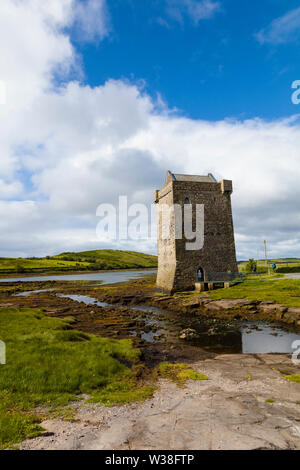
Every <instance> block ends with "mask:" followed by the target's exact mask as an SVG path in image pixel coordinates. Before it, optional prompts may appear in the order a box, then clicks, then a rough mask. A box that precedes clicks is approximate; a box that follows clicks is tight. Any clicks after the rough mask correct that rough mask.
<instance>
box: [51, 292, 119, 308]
mask: <svg viewBox="0 0 300 470" xmlns="http://www.w3.org/2000/svg"><path fill="white" fill-rule="evenodd" d="M56 296H57V297H61V298H63V299H71V300H75V302H79V303H82V304H85V305H96V306H97V307H113V305H110V304H107V303H106V302H99V300H97V299H94V298H93V297H89V296H88V295H77V294H76V295H75V294H56Z"/></svg>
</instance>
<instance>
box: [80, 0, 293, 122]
mask: <svg viewBox="0 0 300 470" xmlns="http://www.w3.org/2000/svg"><path fill="white" fill-rule="evenodd" d="M299 5H300V4H299V1H295V0H290V1H289V2H288V4H287V2H286V1H284V0H252V1H237V0H222V1H221V2H219V7H218V8H216V10H215V12H214V14H213V15H212V17H210V18H207V19H205V18H204V19H200V20H199V21H198V22H197V23H196V22H195V19H194V18H193V16H191V15H189V14H187V12H186V11H185V10H184V8H182V9H181V14H182V18H181V19H180V20H176V19H175V18H173V17H172V16H171V15H170V14H168V10H167V6H168V3H167V2H166V1H164V0H157V1H156V0H138V1H137V0H112V1H110V2H108V6H109V14H110V18H111V20H110V28H111V34H110V35H109V36H108V37H107V38H106V39H105V40H104V41H102V42H101V43H99V44H98V45H95V44H89V45H87V44H84V45H82V43H80V42H79V43H78V42H77V44H76V45H77V48H78V50H79V51H80V52H81V54H82V60H83V64H84V70H85V74H86V77H85V79H86V82H87V83H89V84H91V85H92V86H97V85H101V84H103V83H104V82H105V81H106V80H107V79H108V78H115V79H124V78H125V79H128V80H130V81H134V80H137V81H138V80H145V89H146V90H147V92H149V93H150V94H152V95H154V96H155V94H156V93H159V94H160V95H161V97H162V98H163V99H164V100H165V101H166V102H167V103H168V106H169V107H170V108H177V109H178V110H179V111H180V112H181V113H183V114H184V115H187V116H189V117H191V118H193V119H208V120H219V119H223V118H225V117H234V118H242V119H248V118H253V117H257V116H259V117H262V118H266V119H274V118H278V117H282V116H284V115H290V114H292V113H294V112H295V109H294V106H293V104H292V103H291V100H290V96H291V83H292V82H293V80H295V77H298V76H300V48H299V34H296V35H293V34H290V36H289V35H286V36H285V41H284V42H283V43H275V44H274V41H273V42H271V43H270V42H266V43H262V42H260V41H259V40H258V38H257V37H256V34H257V33H259V32H260V31H262V30H263V29H265V28H267V27H268V25H270V23H271V22H272V21H273V20H274V19H276V18H278V17H282V16H284V15H285V14H286V13H287V12H288V11H291V10H293V9H296V8H297V7H299ZM79 39H80V38H79Z"/></svg>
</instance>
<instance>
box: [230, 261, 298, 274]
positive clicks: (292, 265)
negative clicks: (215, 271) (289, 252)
mask: <svg viewBox="0 0 300 470" xmlns="http://www.w3.org/2000/svg"><path fill="white" fill-rule="evenodd" d="M247 263H248V261H240V262H239V263H238V266H239V271H240V272H245V270H246V264H247ZM268 263H269V264H271V265H272V264H273V263H275V264H276V266H277V269H276V271H277V272H290V271H294V272H300V258H277V259H275V258H274V259H269V260H268ZM284 268H286V269H284ZM267 271H268V267H267V266H266V261H265V260H257V272H263V273H264V272H267Z"/></svg>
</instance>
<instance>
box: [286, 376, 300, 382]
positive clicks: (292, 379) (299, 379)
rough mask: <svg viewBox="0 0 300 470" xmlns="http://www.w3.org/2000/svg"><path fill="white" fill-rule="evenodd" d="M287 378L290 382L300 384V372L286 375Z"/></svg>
mask: <svg viewBox="0 0 300 470" xmlns="http://www.w3.org/2000/svg"><path fill="white" fill-rule="evenodd" d="M285 378H286V379H287V380H289V381H290V382H295V383H297V384H300V374H294V375H286V376H285Z"/></svg>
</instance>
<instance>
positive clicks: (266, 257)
mask: <svg viewBox="0 0 300 470" xmlns="http://www.w3.org/2000/svg"><path fill="white" fill-rule="evenodd" d="M264 245H265V259H266V267H267V268H268V274H269V275H270V266H269V264H268V256H267V242H266V240H264Z"/></svg>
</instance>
